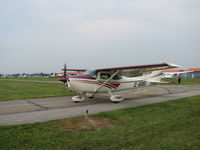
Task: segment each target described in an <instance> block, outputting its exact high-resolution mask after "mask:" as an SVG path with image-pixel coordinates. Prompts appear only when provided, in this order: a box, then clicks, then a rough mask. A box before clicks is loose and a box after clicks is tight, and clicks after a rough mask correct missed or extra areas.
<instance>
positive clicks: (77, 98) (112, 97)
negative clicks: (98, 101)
mask: <svg viewBox="0 0 200 150" xmlns="http://www.w3.org/2000/svg"><path fill="white" fill-rule="evenodd" d="M108 93H109V94H110V100H111V101H112V102H113V103H119V102H121V101H123V100H124V97H123V96H121V95H113V94H112V93H111V92H110V91H109V92H108ZM86 97H88V98H89V99H92V98H94V95H87V96H86ZM84 99H85V96H82V95H77V96H73V97H72V100H73V101H74V102H75V103H79V102H81V101H83V100H84Z"/></svg>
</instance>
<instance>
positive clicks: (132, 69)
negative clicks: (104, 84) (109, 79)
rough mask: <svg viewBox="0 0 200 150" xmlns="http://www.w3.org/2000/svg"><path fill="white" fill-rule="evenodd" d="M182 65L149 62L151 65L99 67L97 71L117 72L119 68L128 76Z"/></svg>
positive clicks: (121, 72) (121, 73)
mask: <svg viewBox="0 0 200 150" xmlns="http://www.w3.org/2000/svg"><path fill="white" fill-rule="evenodd" d="M178 67H180V66H178V65H175V64H172V63H159V64H149V65H139V66H126V67H115V68H103V69H97V70H96V71H97V72H104V71H106V72H115V71H117V70H119V74H120V75H126V76H138V75H141V73H142V72H145V71H155V70H165V69H170V68H178Z"/></svg>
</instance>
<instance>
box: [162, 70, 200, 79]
mask: <svg viewBox="0 0 200 150" xmlns="http://www.w3.org/2000/svg"><path fill="white" fill-rule="evenodd" d="M177 76H181V77H183V78H200V68H190V69H187V70H164V73H163V78H176V77H177Z"/></svg>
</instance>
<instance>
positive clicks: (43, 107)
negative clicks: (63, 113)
mask: <svg viewBox="0 0 200 150" xmlns="http://www.w3.org/2000/svg"><path fill="white" fill-rule="evenodd" d="M25 101H26V102H27V103H30V104H33V105H35V106H38V107H40V108H42V109H46V110H48V109H49V108H48V107H45V106H42V105H39V104H37V103H33V102H31V101H29V100H25Z"/></svg>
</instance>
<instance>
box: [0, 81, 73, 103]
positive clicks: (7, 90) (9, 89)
mask: <svg viewBox="0 0 200 150" xmlns="http://www.w3.org/2000/svg"><path fill="white" fill-rule="evenodd" d="M73 94H74V93H73V92H70V91H69V90H68V89H67V88H66V87H64V85H63V84H61V83H36V82H21V81H11V80H0V101H3V100H16V99H30V98H40V97H52V96H65V95H73Z"/></svg>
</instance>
